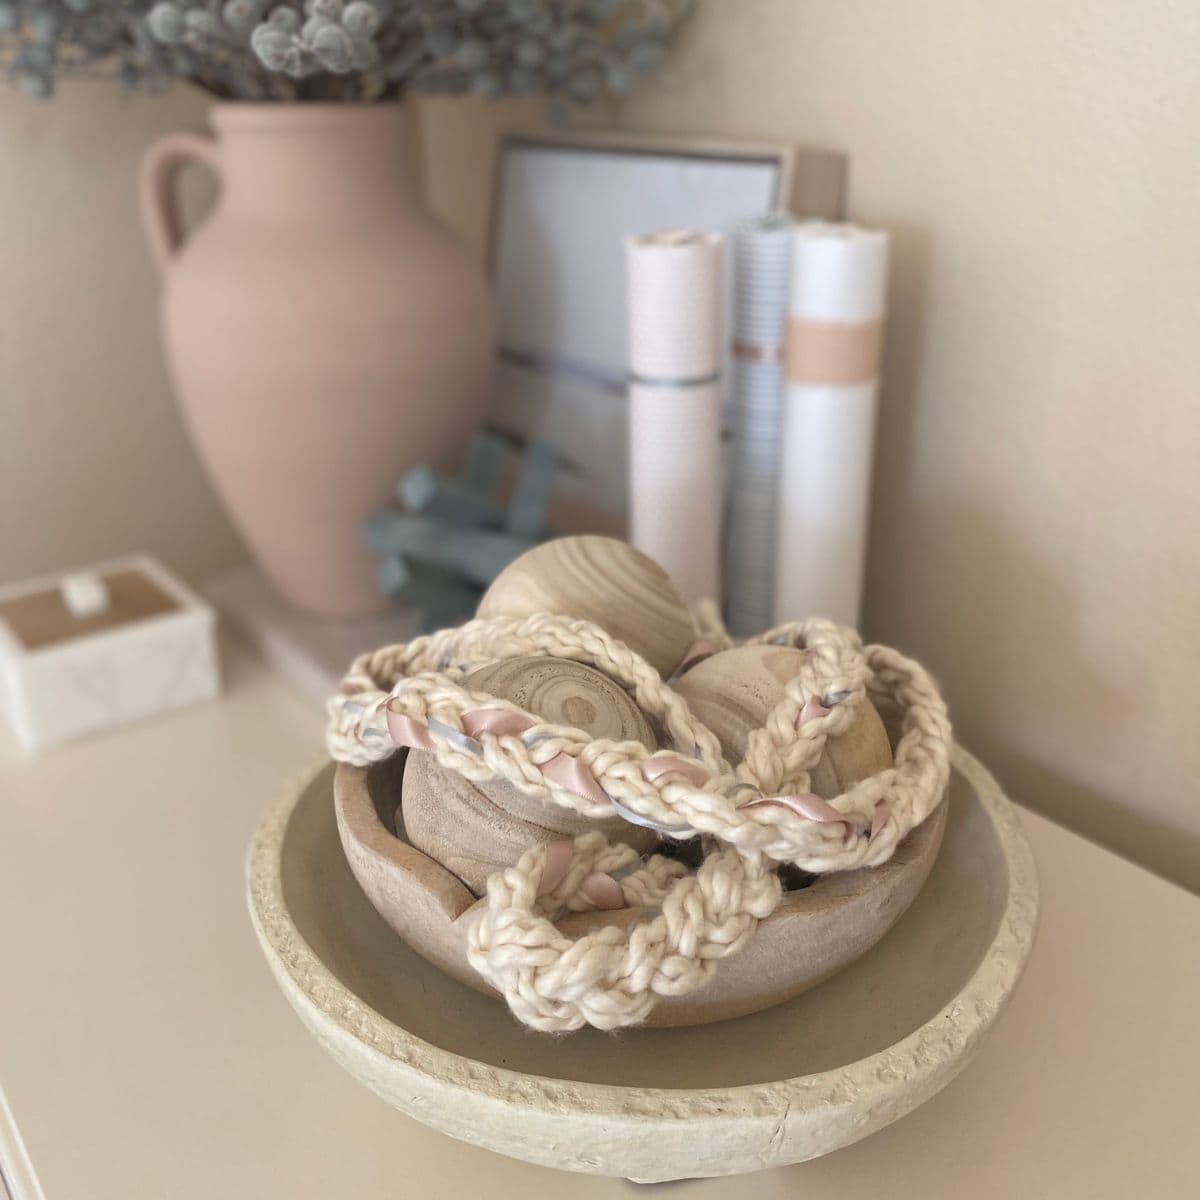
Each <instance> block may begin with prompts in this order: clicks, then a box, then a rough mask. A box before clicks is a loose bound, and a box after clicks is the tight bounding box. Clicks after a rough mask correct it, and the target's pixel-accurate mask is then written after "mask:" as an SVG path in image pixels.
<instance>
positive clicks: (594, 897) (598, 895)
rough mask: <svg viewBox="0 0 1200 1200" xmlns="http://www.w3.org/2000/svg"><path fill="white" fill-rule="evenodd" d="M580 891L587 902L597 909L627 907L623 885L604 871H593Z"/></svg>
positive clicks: (581, 885) (582, 884)
mask: <svg viewBox="0 0 1200 1200" xmlns="http://www.w3.org/2000/svg"><path fill="white" fill-rule="evenodd" d="M579 891H580V893H581V894H582V895H583V897H584V899H585V900H589V901H591V903H592V904H594V905H595V906H596V907H597V908H603V909H613V908H624V907H625V894H624V893H623V892H622V891H621V885H620V884H619V883H618V882H617V881H616V880H615V879H614V878H613V877H612V876H611V875H605V874H604V873H603V872H602V871H593V872H592V873H591V874H590V875H589V876H588V877H587V878H586V879H585V880H584V881H583V882H582V883H581V884H580V885H579Z"/></svg>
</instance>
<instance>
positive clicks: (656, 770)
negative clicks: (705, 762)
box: [642, 754, 708, 787]
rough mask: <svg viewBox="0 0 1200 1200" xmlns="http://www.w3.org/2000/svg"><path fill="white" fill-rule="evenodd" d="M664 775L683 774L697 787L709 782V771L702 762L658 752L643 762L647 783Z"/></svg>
mask: <svg viewBox="0 0 1200 1200" xmlns="http://www.w3.org/2000/svg"><path fill="white" fill-rule="evenodd" d="M664 775H682V776H683V777H684V779H686V780H687V781H688V783H690V784H692V785H693V786H695V787H703V786H704V785H705V784H706V783H707V782H708V771H706V770H705V768H704V767H703V766H702V765H701V764H700V763H698V762H695V761H689V760H688V759H686V758H670V757H668V756H667V755H663V754H658V755H655V756H654V757H653V758H648V759H646V761H645V762H643V763H642V777H643V778H644V779H645V780H646V782H647V783H654V781H655V780H657V779H661V778H662V777H663V776H664Z"/></svg>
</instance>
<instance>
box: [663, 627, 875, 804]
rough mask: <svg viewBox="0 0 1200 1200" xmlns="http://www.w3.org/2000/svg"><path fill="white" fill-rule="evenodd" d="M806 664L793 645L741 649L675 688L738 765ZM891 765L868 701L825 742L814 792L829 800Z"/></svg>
mask: <svg viewBox="0 0 1200 1200" xmlns="http://www.w3.org/2000/svg"><path fill="white" fill-rule="evenodd" d="M803 666H804V652H803V651H802V650H797V649H795V648H794V647H791V646H766V645H751V646H737V647H735V648H734V649H732V650H722V651H721V652H720V653H719V654H714V655H712V656H711V657H709V658H706V659H703V660H702V661H701V662H699V663H697V664H696V665H695V666H694V667H692V668H691V670H689V671H688V672H687V673H686V674H685V675H683V676H682V677H681V678H680V679H678V680H677V681H676V682H675V685H674V686H675V690H676V691H677V692H678V693H679V694H680V695H681V696H682V697H683V698H684V699H685V700H686V701H687V703H688V707H689V708H690V709H691V710H692V712H693V713H694V714H695V716H696V718H697V719H698V720H700V721H702V722H703V723H704V724H705V725H707V726H708V727H709V729H711V730H712V731H713V733H715V734H716V735H717V740H718V741H719V742H720V743H721V749H722V751H723V752H724V754H725V757H726V758H728V759H729V761H730V762H731V763H734V764H737V763H739V762H741V761H742V759H743V758H744V757H745V754H746V743H747V741H748V739H749V736H750V734H751V733H752V732H753V731H754V730H755V729H759V728H761V727H762V726H763V725H764V724H765V723H766V719H767V716H768V715H769V714H770V712H771V710H772V709H773V708H774V707H775V706H776V705H777V704H778V703H779V702H780V701H781V700H782V699H783V696H784V691H785V689H786V687H787V684H788V683H789V682H790V681H791V680H793V679H794V678H795V677H796V676H797V675H798V674H799V673H800V670H801V668H802V667H803ZM891 765H892V747H891V744H890V743H889V741H888V736H887V731H886V730H885V729H884V727H883V721H881V720H880V717H879V713H878V712H876V711H875V706H874V705H873V704H872V703H871V702H870V701H869V700H867V701H865V702H864V703H863V704H861V705H859V708H858V716H857V717H856V718H855V721H854V723H853V724H852V725H851V726H850V728H849V729H847V730H846V732H845V733H843V734H839V735H838V736H837V737H832V738H829V739H828V740H827V741H826V743H825V753H824V754H823V755H822V756H821V759H820V761H819V762H818V764H817V766H816V767H815V768H814V769H813V771H812V773H811V774H812V790H813V791H814V792H815V793H816V794H817V795H818V796H823V797H825V798H826V799H830V798H832V797H833V796H838V795H840V794H841V793H842V792H844V791H845V790H846V788H848V787H849V786H850V785H851V784H853V783H857V782H858V781H859V780H860V779H866V778H867V776H869V775H874V774H876V773H877V772H879V771H884V770H886V769H887V768H888V767H890V766H891Z"/></svg>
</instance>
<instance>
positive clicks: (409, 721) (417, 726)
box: [387, 708, 436, 750]
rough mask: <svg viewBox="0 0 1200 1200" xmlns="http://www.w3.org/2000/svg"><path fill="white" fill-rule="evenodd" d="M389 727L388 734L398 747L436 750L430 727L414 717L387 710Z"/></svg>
mask: <svg viewBox="0 0 1200 1200" xmlns="http://www.w3.org/2000/svg"><path fill="white" fill-rule="evenodd" d="M387 727H388V733H390V734H391V735H392V741H393V742H395V743H396V745H397V746H407V747H408V748H409V749H410V750H433V749H435V748H436V747H435V743H434V740H433V738H432V737H431V736H430V733H429V729H428V727H427V726H425V725H423V724H422V723H421V722H420V721H414V720H413V718H412V717H410V716H407V715H406V714H404V713H398V712H393V711H392V710H391V709H390V708H389V709H388V710H387Z"/></svg>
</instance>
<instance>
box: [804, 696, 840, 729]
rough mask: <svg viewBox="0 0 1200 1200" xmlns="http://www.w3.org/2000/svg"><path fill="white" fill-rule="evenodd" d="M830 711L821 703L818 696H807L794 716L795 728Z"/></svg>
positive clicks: (830, 710)
mask: <svg viewBox="0 0 1200 1200" xmlns="http://www.w3.org/2000/svg"><path fill="white" fill-rule="evenodd" d="M832 711H833V710H832V709H830V708H826V707H825V705H824V704H822V703H821V697H820V696H809V698H808V699H807V700H805V702H804V707H803V708H802V709H801V710H800V712H799V714H798V715H797V717H796V728H797V729H799V728H800V726H801V725H807V724H808V722H809V721H814V720H816V718H817V717H824V716H826V715H828V714H829V713H831V712H832Z"/></svg>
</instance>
